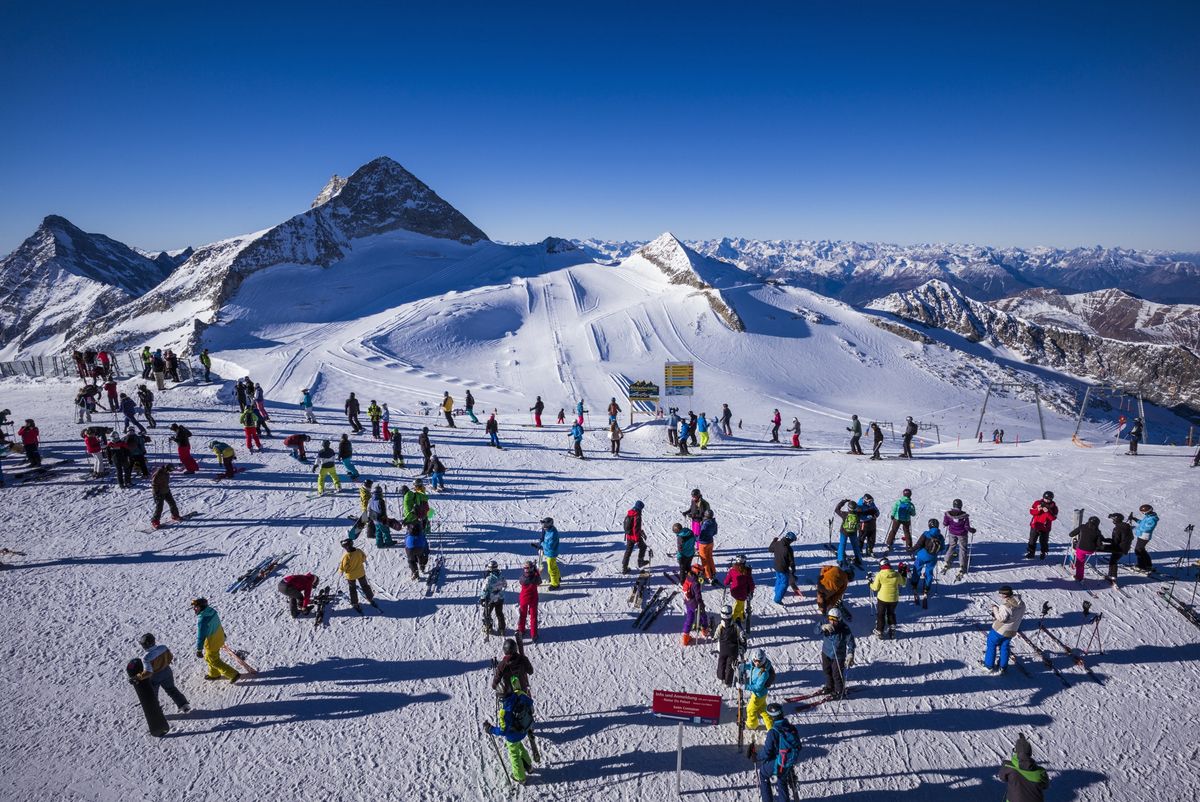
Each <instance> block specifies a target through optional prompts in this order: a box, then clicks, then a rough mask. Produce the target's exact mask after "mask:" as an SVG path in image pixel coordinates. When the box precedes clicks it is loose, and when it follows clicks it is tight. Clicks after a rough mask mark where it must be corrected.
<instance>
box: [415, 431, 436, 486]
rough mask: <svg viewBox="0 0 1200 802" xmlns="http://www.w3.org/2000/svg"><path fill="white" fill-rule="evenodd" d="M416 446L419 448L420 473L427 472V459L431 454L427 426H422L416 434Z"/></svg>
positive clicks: (431, 449) (431, 447) (424, 473)
mask: <svg viewBox="0 0 1200 802" xmlns="http://www.w3.org/2000/svg"><path fill="white" fill-rule="evenodd" d="M417 447H418V448H419V449H421V457H422V459H423V462H422V464H421V475H422V476H426V475H428V474H429V459H430V457H432V456H433V444H432V443H430V442H429V427H428V426H422V427H421V433H420V434H419V435H417Z"/></svg>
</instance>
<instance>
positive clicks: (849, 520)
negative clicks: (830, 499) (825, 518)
mask: <svg viewBox="0 0 1200 802" xmlns="http://www.w3.org/2000/svg"><path fill="white" fill-rule="evenodd" d="M846 505H849V506H848V507H847V506H846ZM843 508H845V509H843ZM833 513H834V515H836V516H838V517H839V518H841V519H842V525H841V527H840V528H839V535H838V548H837V561H838V565H845V564H846V541H850V547H851V548H852V549H853V550H854V567H855V568H862V567H863V562H862V552H860V551H859V549H858V505H857V504H855V503H854V502H853V501H851V500H850V499H848V498H844V499H842V500H841V501H839V502H838V503H837V506H836V507H834V508H833Z"/></svg>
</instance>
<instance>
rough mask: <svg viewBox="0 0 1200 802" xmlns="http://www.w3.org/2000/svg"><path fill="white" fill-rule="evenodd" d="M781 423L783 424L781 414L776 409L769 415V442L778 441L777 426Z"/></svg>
mask: <svg viewBox="0 0 1200 802" xmlns="http://www.w3.org/2000/svg"><path fill="white" fill-rule="evenodd" d="M781 425H783V416H782V415H780V414H779V410H778V409H776V410H775V412H774V414H772V415H771V442H772V443H778V442H779V427H780V426H781Z"/></svg>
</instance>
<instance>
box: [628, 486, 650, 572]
mask: <svg viewBox="0 0 1200 802" xmlns="http://www.w3.org/2000/svg"><path fill="white" fill-rule="evenodd" d="M645 507H646V505H645V504H644V503H643V502H641V501H635V502H633V506H632V507H630V508H629V511H628V512H626V513H625V522H624V524H623V526H624V528H625V556H624V558H622V560H621V573H622V574H627V573H629V558H630V556H631V555H632V554H633V550H634V549H635V548H636V549H637V551H638V557H637V564H638V568H639V569H640V568H644V567H646V566H647V565H649V564H650V561H649V560H647V559H646V532H645V530H644V529H642V510H643V509H645Z"/></svg>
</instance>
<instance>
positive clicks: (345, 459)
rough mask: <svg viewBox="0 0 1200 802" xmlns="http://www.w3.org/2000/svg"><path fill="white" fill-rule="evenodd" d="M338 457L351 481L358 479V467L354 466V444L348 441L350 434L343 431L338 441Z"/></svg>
mask: <svg viewBox="0 0 1200 802" xmlns="http://www.w3.org/2000/svg"><path fill="white" fill-rule="evenodd" d="M337 455H338V459H339V460H341V462H342V467H343V468H345V469H346V473H347V474H349V476H350V481H351V482H357V481H358V468H355V467H354V444H353V443H351V442H350V435H348V434H345V433H343V434H342V439H341V440H339V441H338V453H337Z"/></svg>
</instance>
